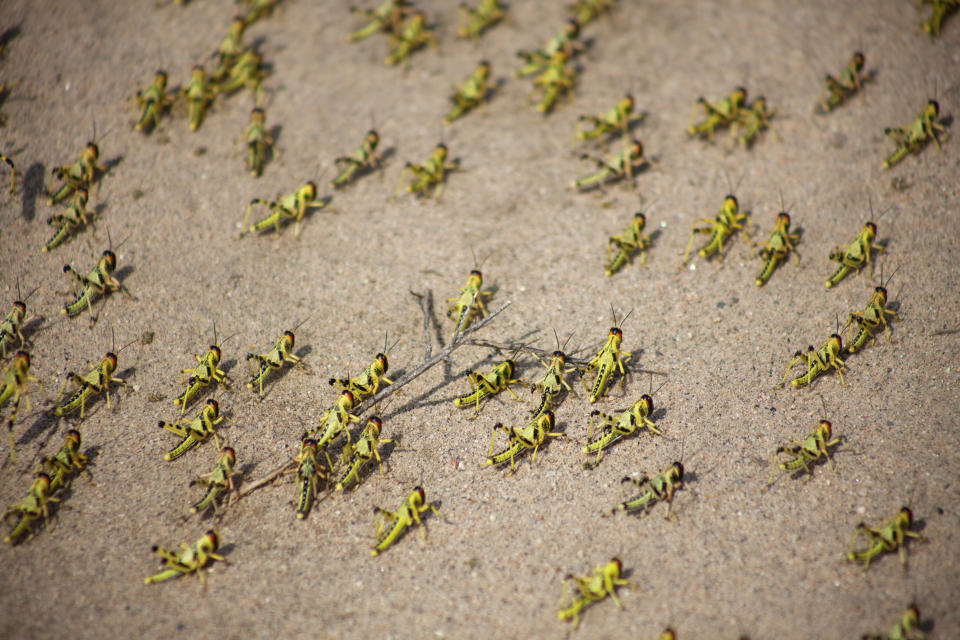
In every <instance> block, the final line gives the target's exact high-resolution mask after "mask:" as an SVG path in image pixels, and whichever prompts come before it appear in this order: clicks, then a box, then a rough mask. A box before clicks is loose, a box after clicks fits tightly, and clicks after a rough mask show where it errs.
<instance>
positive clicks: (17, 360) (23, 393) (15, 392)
mask: <svg viewBox="0 0 960 640" xmlns="http://www.w3.org/2000/svg"><path fill="white" fill-rule="evenodd" d="M29 370H30V354H29V353H27V352H26V351H23V350H21V351H17V353H16V354H15V355H14V356H13V360H11V361H10V364H9V365H7V368H6V369H5V370H4V372H3V377H0V410H2V409H3V408H4V407H6V406H7V405H8V404H9V405H10V417H9V418H7V432H8V433H9V435H10V460H11V461H12V460H13V459H14V454H13V424H14V423H15V422H16V420H17V414H18V413H19V412H20V403H21V402H22V401H24V400H26V402H27V411H29V410H30V396H29V395H28V393H27V383H28V382H36V383H38V384H39V380H37V379H36V378H34V377H33V376H31V375H30V374H29V373H28V372H29Z"/></svg>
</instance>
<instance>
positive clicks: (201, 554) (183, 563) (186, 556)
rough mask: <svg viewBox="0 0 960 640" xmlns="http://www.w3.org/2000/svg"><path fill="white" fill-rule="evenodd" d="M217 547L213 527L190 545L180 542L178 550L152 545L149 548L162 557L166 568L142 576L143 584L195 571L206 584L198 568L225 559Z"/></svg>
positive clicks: (218, 542) (217, 543)
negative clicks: (147, 575) (144, 576)
mask: <svg viewBox="0 0 960 640" xmlns="http://www.w3.org/2000/svg"><path fill="white" fill-rule="evenodd" d="M219 547H220V536H219V535H218V534H217V532H216V530H214V529H210V530H209V531H207V532H206V533H205V534H203V536H202V537H201V538H200V539H199V540H197V541H196V542H194V543H193V544H191V545H188V544H185V543H181V544H180V549H179V551H168V550H167V549H164V548H163V547H161V546H159V545H154V546H153V547H151V549H150V550H151V551H152V552H153V553H155V554H157V555H158V556H160V558H162V559H163V566H164V567H166V568H165V569H164V570H163V571H161V572H160V573H157V574H155V575H152V576H149V577H147V578H144V579H143V584H152V583H155V582H163V581H164V580H169V579H170V578H178V577H180V576H182V575H187V574H188V573H196V574H197V576H199V578H200V582H201V583H203V584H204V585H206V581H205V580H204V578H203V573H202V572H201V571H200V570H201V569H203V568H204V567H205V566H207V565H208V564H210V563H211V562H213V561H214V560H219V561H220V562H226V561H227V559H226V558H224V557H223V556H222V555H220V554H219V553H217V552H216V551H217V549H218V548H219Z"/></svg>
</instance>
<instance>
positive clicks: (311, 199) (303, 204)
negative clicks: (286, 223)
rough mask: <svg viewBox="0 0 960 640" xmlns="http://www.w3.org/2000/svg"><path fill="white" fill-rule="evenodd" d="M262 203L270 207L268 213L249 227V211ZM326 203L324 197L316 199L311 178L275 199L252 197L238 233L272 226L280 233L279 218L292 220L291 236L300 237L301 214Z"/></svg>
mask: <svg viewBox="0 0 960 640" xmlns="http://www.w3.org/2000/svg"><path fill="white" fill-rule="evenodd" d="M258 204H262V205H265V206H266V207H267V208H268V209H270V215H268V216H266V217H265V218H262V219H260V220H258V221H257V222H254V223H253V224H252V225H250V226H249V227H248V226H247V221H248V220H249V219H250V211H251V210H252V209H253V207H254V206H255V205H258ZM326 205H327V200H326V199H323V198H321V199H319V200H318V199H317V183H316V182H313V181H312V180H311V181H310V182H308V183H307V184H305V185H303V186H302V187H300V188H299V189H297V190H296V191H294V192H293V193H290V194H287V195H285V196H280V198H279V199H278V200H276V201H268V200H263V199H261V198H254V199H253V200H251V201H250V205H249V206H248V207H247V212H246V214H245V215H244V217H243V225H242V226H241V229H240V235H241V236H243V234H244V233H245V232H246V233H256V232H258V231H263V230H265V229H269V228H270V227H273V228H274V229H275V230H276V231H277V233H280V221H281V220H284V219H286V220H293V221H294V225H293V237H295V238H299V237H300V224H301V223H302V222H303V216H304V215H305V214H306V212H307V210H308V209H321V208H323V207H325V206H326Z"/></svg>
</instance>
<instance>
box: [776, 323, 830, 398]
mask: <svg viewBox="0 0 960 640" xmlns="http://www.w3.org/2000/svg"><path fill="white" fill-rule="evenodd" d="M842 352H843V340H842V339H841V338H840V334H839V333H834V334H832V335H831V336H830V337H829V338H827V341H826V342H825V343H823V346H822V347H820V348H819V349H816V350H815V349H814V348H813V345H810V346H809V347H807V352H806V353H803V352H802V351H800V350H799V349H798V350H797V352H796V353H794V354H793V359H792V360H790V364H789V365H787V370H786V372H784V374H783V379H782V380H781V381H780V384H779V385H778V386H779V387H782V386H783V385H785V384H786V382H787V377H788V376H789V375H790V370H791V369H792V368H793V365H794V364H796V363H797V362H799V363H800V364H801V365H802V366H803V367H804V368H805V369H806V373H803V374H801V375H800V376H797V377H796V378H794V379H793V380H792V381H791V382H790V384H792V385H793V386H794V388H797V389H799V388H800V387H804V386H808V385H809V384H810V383H811V382H813V381H814V380H815V379H817V378H818V377H819V376H820V375H821V374H824V373H827V372H828V371H830V369H831V368H833V369H836V371H837V375H838V376H840V384H842V385H843V386H846V384H847V383H846V382H845V381H844V379H843V367H844V362H843V360H841V359H840V354H841V353H842Z"/></svg>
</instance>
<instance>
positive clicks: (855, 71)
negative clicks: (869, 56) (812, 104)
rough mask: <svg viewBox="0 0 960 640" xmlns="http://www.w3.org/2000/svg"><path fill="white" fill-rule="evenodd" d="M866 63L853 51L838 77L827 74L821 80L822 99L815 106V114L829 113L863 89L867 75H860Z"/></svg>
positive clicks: (862, 57) (862, 56)
mask: <svg viewBox="0 0 960 640" xmlns="http://www.w3.org/2000/svg"><path fill="white" fill-rule="evenodd" d="M865 61H866V58H864V55H863V53H861V52H860V51H855V52H854V53H853V57H852V58H850V62H848V63H847V66H846V68H844V70H843V71H842V72H841V73H840V77H838V78H835V77H833V76H832V75H830V74H829V73H828V74H827V75H826V76H825V77H824V79H823V98H821V100H820V104H818V105H817V108H816V110H815V112H816V113H822V114H825V113H830V112H831V111H833V110H834V109H836V108H837V107H839V106H840V105H842V104H843V103H844V102H846V101H847V99H848V98H850V97H852V96H854V95H856V94H857V93H859V92H860V90H861V89H862V88H863V85H864V83H866V82H867V80H868V79H869V75H861V73H860V72H861V71H863V65H864V62H865Z"/></svg>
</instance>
